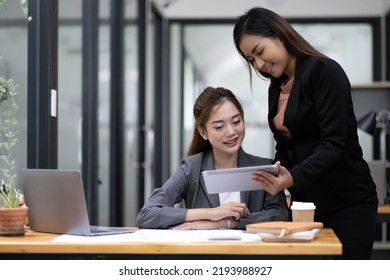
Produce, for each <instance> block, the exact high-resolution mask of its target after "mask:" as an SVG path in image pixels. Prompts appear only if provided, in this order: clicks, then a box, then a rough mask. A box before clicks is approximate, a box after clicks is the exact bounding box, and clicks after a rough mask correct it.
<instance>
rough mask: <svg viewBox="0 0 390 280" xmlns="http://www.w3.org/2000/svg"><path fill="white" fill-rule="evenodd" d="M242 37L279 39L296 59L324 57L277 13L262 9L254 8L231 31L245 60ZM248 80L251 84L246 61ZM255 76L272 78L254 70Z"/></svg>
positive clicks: (249, 66)
mask: <svg viewBox="0 0 390 280" xmlns="http://www.w3.org/2000/svg"><path fill="white" fill-rule="evenodd" d="M244 35H260V36H263V37H271V38H279V39H280V40H281V41H282V42H283V44H284V46H285V47H286V49H287V51H288V52H289V53H290V54H291V55H294V56H296V57H306V56H318V57H326V56H325V55H324V54H323V53H321V52H319V51H317V50H316V49H315V48H314V47H313V46H312V45H310V44H309V43H308V42H307V41H306V40H305V39H304V38H303V37H302V36H301V35H300V34H299V33H298V32H297V31H296V30H295V29H294V28H293V27H292V26H291V25H290V24H289V23H288V22H287V20H286V19H284V18H283V17H281V16H280V15H278V14H277V13H275V12H273V11H271V10H267V9H264V8H259V7H255V8H252V9H250V10H249V11H247V12H246V13H245V14H244V15H242V16H240V17H239V18H238V19H237V22H236V24H235V26H234V30H233V39H234V44H235V45H236V49H237V51H238V52H239V54H240V55H241V56H242V57H243V58H244V59H245V55H244V54H243V53H242V51H241V50H240V47H239V45H240V43H241V40H242V37H243V36H244ZM245 61H246V62H247V66H248V69H249V74H250V80H251V82H252V71H251V65H252V64H251V63H250V62H249V61H247V60H246V59H245ZM254 70H255V71H256V73H257V74H260V75H261V76H263V77H265V78H272V77H271V75H269V74H268V73H265V72H261V71H258V70H256V69H254Z"/></svg>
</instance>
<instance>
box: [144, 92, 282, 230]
mask: <svg viewBox="0 0 390 280" xmlns="http://www.w3.org/2000/svg"><path fill="white" fill-rule="evenodd" d="M193 113H194V117H195V127H194V133H193V139H192V142H191V144H190V148H189V151H188V155H187V156H186V157H184V158H183V159H182V161H181V163H180V166H179V167H178V168H177V169H176V171H175V172H174V174H173V175H172V176H171V177H170V178H169V179H168V180H167V181H166V182H165V183H164V185H163V186H162V187H161V188H156V189H155V190H154V191H153V193H152V194H151V196H150V198H149V199H148V200H147V201H146V203H145V205H144V206H143V208H142V209H141V210H140V212H139V214H138V217H137V224H138V227H139V228H153V229H167V228H171V229H220V228H229V229H230V228H232V229H245V226H246V225H247V224H249V223H257V222H265V221H282V220H288V218H289V215H288V208H287V203H286V197H285V194H284V192H280V193H278V194H276V195H271V194H269V193H267V192H265V191H264V190H256V191H243V192H231V193H220V194H208V193H207V191H206V189H205V186H204V183H203V180H202V176H201V172H202V171H203V170H212V169H223V168H235V167H245V166H253V165H265V164H272V159H267V158H261V157H257V156H254V155H250V154H248V153H246V152H244V151H243V149H242V148H241V143H242V141H243V140H244V137H245V124H244V111H243V108H242V106H241V104H240V102H239V101H238V100H237V98H236V97H235V95H234V94H233V93H232V92H231V91H230V90H228V89H225V88H221V87H219V88H212V87H207V88H206V89H205V90H204V91H203V92H202V93H201V94H200V95H199V97H198V98H197V99H196V102H195V105H194V109H193ZM182 201H183V202H184V207H176V206H175V205H176V204H177V203H180V202H182Z"/></svg>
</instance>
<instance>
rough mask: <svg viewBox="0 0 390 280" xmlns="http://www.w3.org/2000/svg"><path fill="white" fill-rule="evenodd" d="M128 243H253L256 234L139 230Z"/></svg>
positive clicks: (226, 231)
mask: <svg viewBox="0 0 390 280" xmlns="http://www.w3.org/2000/svg"><path fill="white" fill-rule="evenodd" d="M129 239H131V241H130V242H175V243H177V242H253V241H260V240H261V239H260V237H259V235H258V234H252V233H246V232H243V231H241V230H225V229H221V230H158V229H141V230H138V231H136V232H135V233H133V234H132V235H131V237H130V238H129Z"/></svg>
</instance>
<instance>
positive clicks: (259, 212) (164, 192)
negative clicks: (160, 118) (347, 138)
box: [137, 149, 289, 229]
mask: <svg viewBox="0 0 390 280" xmlns="http://www.w3.org/2000/svg"><path fill="white" fill-rule="evenodd" d="M265 164H272V160H271V159H266V158H261V157H256V156H253V155H250V154H247V153H245V152H244V151H243V150H241V149H240V150H239V156H238V166H239V167H245V166H253V165H265ZM212 169H214V160H213V155H212V151H208V152H206V153H198V154H195V155H192V156H187V157H184V158H183V159H182V161H181V164H180V166H179V167H178V168H177V169H176V171H175V173H174V174H173V175H172V176H171V177H170V178H169V179H168V180H167V181H166V182H165V183H164V185H163V186H162V187H161V188H156V189H155V190H154V191H153V192H152V194H151V196H150V198H149V199H148V200H147V201H146V203H145V205H144V206H143V208H142V209H141V210H140V212H139V213H138V217H137V224H138V227H139V228H169V227H171V226H174V225H177V224H181V223H184V218H185V216H186V212H187V210H188V209H191V208H212V207H218V206H220V201H219V195H218V194H208V193H207V191H206V189H205V186H204V183H203V178H202V176H201V172H202V171H203V170H212ZM180 202H184V207H177V205H176V204H177V203H180ZM241 202H243V203H245V204H246V206H247V207H248V208H249V211H250V215H249V216H248V217H247V218H242V219H241V220H240V222H239V225H238V228H239V229H245V226H246V224H250V223H257V222H265V221H285V220H288V218H289V215H288V208H287V203H286V197H285V195H284V192H280V193H279V194H277V195H274V196H273V195H270V194H269V193H267V192H265V191H264V190H256V191H244V192H241Z"/></svg>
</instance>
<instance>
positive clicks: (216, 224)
mask: <svg viewBox="0 0 390 280" xmlns="http://www.w3.org/2000/svg"><path fill="white" fill-rule="evenodd" d="M225 225H226V221H225V220H219V221H208V220H200V221H193V222H185V223H183V224H180V225H177V226H174V227H172V228H171V229H173V230H191V229H220V228H225Z"/></svg>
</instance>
